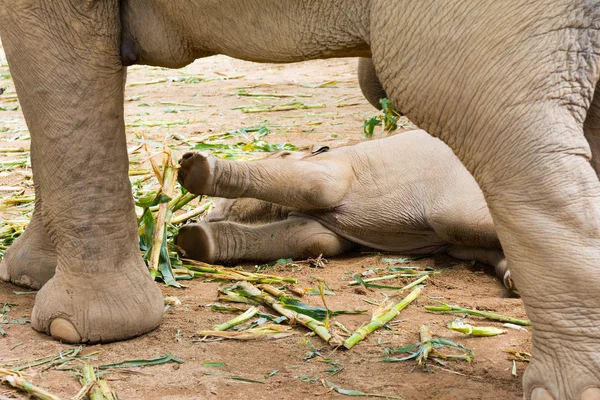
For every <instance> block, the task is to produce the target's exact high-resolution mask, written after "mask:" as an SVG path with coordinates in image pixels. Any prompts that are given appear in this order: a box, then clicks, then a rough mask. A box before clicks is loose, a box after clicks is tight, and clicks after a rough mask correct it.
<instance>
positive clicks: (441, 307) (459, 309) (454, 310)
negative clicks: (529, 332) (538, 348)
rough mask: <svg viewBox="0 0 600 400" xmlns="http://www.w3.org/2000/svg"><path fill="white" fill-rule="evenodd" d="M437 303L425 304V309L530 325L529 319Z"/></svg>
mask: <svg viewBox="0 0 600 400" xmlns="http://www.w3.org/2000/svg"><path fill="white" fill-rule="evenodd" d="M437 303H439V304H440V305H439V306H425V309H426V310H427V311H435V312H444V313H456V314H469V315H474V316H476V317H482V318H487V319H491V320H494V321H501V322H509V323H511V324H516V325H522V326H530V325H531V322H530V321H527V320H522V319H516V318H512V317H507V316H506V315H502V314H496V313H492V312H486V311H479V310H470V309H468V308H462V307H459V306H455V305H452V304H445V303H442V302H441V301H438V302H437Z"/></svg>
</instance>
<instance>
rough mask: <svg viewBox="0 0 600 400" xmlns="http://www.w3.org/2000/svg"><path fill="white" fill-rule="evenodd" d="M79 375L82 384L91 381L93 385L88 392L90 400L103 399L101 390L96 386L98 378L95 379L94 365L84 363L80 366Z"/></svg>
mask: <svg viewBox="0 0 600 400" xmlns="http://www.w3.org/2000/svg"><path fill="white" fill-rule="evenodd" d="M81 375H82V377H81V381H82V384H83V385H84V386H86V385H88V384H89V383H90V382H93V385H92V387H91V388H90V390H89V392H88V394H89V397H90V400H104V396H102V392H101V391H100V388H99V387H98V380H97V379H96V374H95V373H94V366H93V365H92V364H84V365H83V366H82V367H81Z"/></svg>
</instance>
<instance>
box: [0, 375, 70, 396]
mask: <svg viewBox="0 0 600 400" xmlns="http://www.w3.org/2000/svg"><path fill="white" fill-rule="evenodd" d="M0 380H1V381H3V382H6V383H8V384H9V385H10V386H12V387H14V388H15V389H19V390H22V391H24V392H27V393H29V394H30V395H31V396H33V397H35V398H36V399H40V400H60V398H59V397H58V396H55V395H53V394H52V393H50V392H48V391H47V390H45V389H42V388H40V387H38V386H35V385H34V384H33V383H31V382H28V381H26V380H25V379H23V378H22V377H21V375H20V374H19V373H18V372H16V371H11V370H7V369H0Z"/></svg>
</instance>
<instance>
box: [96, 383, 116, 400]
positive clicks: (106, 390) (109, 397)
mask: <svg viewBox="0 0 600 400" xmlns="http://www.w3.org/2000/svg"><path fill="white" fill-rule="evenodd" d="M98 387H99V388H100V392H101V393H102V395H103V396H104V399H106V400H117V399H118V396H117V395H116V394H115V392H113V391H112V390H111V389H110V387H109V386H108V383H107V382H106V381H105V380H104V379H98Z"/></svg>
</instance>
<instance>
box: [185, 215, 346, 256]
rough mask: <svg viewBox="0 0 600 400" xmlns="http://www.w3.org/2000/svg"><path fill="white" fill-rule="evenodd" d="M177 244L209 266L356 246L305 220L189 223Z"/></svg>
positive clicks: (335, 251)
mask: <svg viewBox="0 0 600 400" xmlns="http://www.w3.org/2000/svg"><path fill="white" fill-rule="evenodd" d="M176 243H177V246H179V247H180V248H182V249H183V250H184V251H185V253H186V255H187V256H188V257H190V258H193V259H195V260H199V261H204V262H207V263H226V262H233V261H240V260H247V261H257V262H261V261H273V260H277V259H280V258H291V259H294V260H302V259H306V258H308V257H317V256H319V255H320V254H322V255H323V256H325V257H332V256H336V255H339V254H342V253H343V252H345V251H348V250H350V249H352V248H354V247H356V245H355V244H354V243H352V242H350V241H348V240H346V239H344V238H342V237H340V236H338V235H336V234H335V233H333V232H332V231H330V230H329V229H327V228H325V227H324V226H323V225H321V224H320V223H318V222H317V221H314V220H312V219H309V218H304V217H291V218H289V219H287V220H285V221H279V222H274V223H271V224H266V225H258V226H254V225H242V224H238V223H235V222H212V223H208V224H189V225H185V226H183V227H182V228H181V229H180V230H179V233H178V235H177V239H176Z"/></svg>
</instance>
